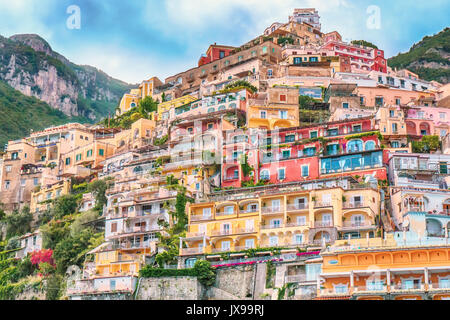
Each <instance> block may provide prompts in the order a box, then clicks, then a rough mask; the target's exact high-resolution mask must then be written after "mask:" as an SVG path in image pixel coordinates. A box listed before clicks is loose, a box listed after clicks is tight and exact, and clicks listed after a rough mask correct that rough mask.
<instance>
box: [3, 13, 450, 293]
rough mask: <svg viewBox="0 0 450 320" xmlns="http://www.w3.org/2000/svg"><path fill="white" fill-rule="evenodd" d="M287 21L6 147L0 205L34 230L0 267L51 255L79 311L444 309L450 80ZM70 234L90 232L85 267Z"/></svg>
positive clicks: (449, 284)
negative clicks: (151, 305)
mask: <svg viewBox="0 0 450 320" xmlns="http://www.w3.org/2000/svg"><path fill="white" fill-rule="evenodd" d="M286 18H287V20H286V21H285V22H274V23H273V24H272V25H270V26H268V27H267V29H265V30H261V34H260V35H259V36H258V37H256V38H254V39H251V40H249V41H248V42H247V43H244V44H242V45H241V46H239V47H233V46H229V45H226V44H217V43H214V44H211V45H210V46H209V48H207V50H206V52H205V53H203V54H201V56H200V58H199V60H198V65H195V66H192V68H191V69H189V70H184V71H181V72H180V73H178V74H175V75H172V76H170V77H168V78H166V79H164V80H161V79H159V78H158V75H151V77H150V78H149V79H148V80H143V81H142V83H141V84H140V85H139V86H138V87H136V88H134V89H132V90H131V91H130V92H128V93H126V94H125V95H124V96H123V97H122V99H121V101H120V104H119V106H118V107H117V109H116V110H115V114H114V115H111V116H110V117H108V118H105V119H104V120H102V121H101V122H99V123H97V124H95V125H88V124H80V123H68V124H65V125H61V126H55V127H49V128H47V129H44V130H42V131H39V132H38V131H35V132H31V133H30V134H27V133H26V132H24V135H27V136H25V137H24V138H22V139H20V140H16V141H9V142H8V144H7V146H6V148H5V150H4V153H3V154H2V158H0V203H1V204H2V207H1V209H2V211H4V212H5V215H6V218H5V219H8V216H11V215H12V216H14V215H17V216H21V215H25V214H28V215H30V216H32V219H31V220H30V221H28V222H27V223H28V224H29V225H30V227H29V228H24V229H20V228H19V229H20V230H23V232H20V231H17V232H15V233H14V237H12V231H8V230H10V229H8V227H7V226H6V225H5V226H3V229H2V230H1V233H2V239H1V240H3V241H4V242H3V245H0V249H2V250H4V251H3V252H0V258H2V259H3V258H5V259H6V257H7V258H8V259H10V260H11V261H12V260H14V262H11V263H12V264H13V265H14V264H20V263H21V262H20V261H24V260H25V259H30V257H31V263H33V261H34V260H35V259H38V258H37V256H39V257H42V256H43V255H44V253H46V252H47V253H48V252H49V251H48V250H51V252H53V258H49V259H48V260H45V259H43V258H42V259H43V260H39V261H44V260H45V261H47V262H49V263H47V265H46V266H45V268H41V267H40V266H41V265H38V266H37V268H39V269H38V270H39V273H40V274H41V276H42V275H43V277H44V279H45V274H46V272H48V273H49V274H51V273H52V272H55V271H53V270H50V271H49V270H47V269H49V266H50V268H51V267H52V266H53V267H54V262H53V260H56V259H60V261H65V262H64V263H65V264H64V265H63V264H62V265H61V268H60V266H59V265H58V266H57V267H56V270H57V272H59V273H61V274H63V275H64V276H63V278H62V280H61V281H60V283H61V288H62V289H61V292H60V294H59V295H60V298H65V299H70V300H89V299H111V300H114V299H164V300H171V299H174V300H175V299H211V300H214V299H229V300H264V299H269V300H270V299H272V300H277V299H278V300H311V299H316V300H328V299H343V300H344V299H347V300H349V299H350V300H450V246H449V243H448V242H449V241H448V240H449V235H450V230H449V229H450V191H449V189H450V84H442V83H439V82H437V81H425V80H422V79H420V78H419V76H418V75H417V74H415V73H413V72H411V71H409V70H406V69H403V70H397V69H392V68H390V67H389V66H388V63H387V59H386V57H385V55H384V51H383V50H382V49H381V48H378V47H376V46H375V45H373V44H371V43H369V42H366V41H363V40H357V41H352V42H344V41H343V40H342V36H341V34H340V33H339V32H338V31H330V32H325V31H324V30H322V25H321V20H320V16H319V12H318V11H317V10H316V9H313V8H305V9H295V10H294V11H293V13H292V15H291V16H289V17H286ZM386 36H388V35H386ZM55 212H58V214H57V215H55ZM61 212H63V213H61ZM8 221H9V220H8ZM74 221H75V222H74ZM20 224H22V223H20ZM74 225H76V227H75V226H74ZM64 226H66V227H67V228H69V229H70V237H71V239H72V238H73V239H79V238H80V237H78V235H77V231H76V230H87V229H89V230H92V231H89V232H91V234H90V235H91V238H88V240H83V241H85V242H83V243H86V246H85V247H84V248H83V250H84V249H86V250H84V251H82V252H81V251H80V252H77V257H76V259H75V258H74V257H64V259H65V260H64V259H63V258H62V255H63V254H64V252H72V251H70V250H72V249H70V250H69V249H63V246H62V245H60V246H59V245H56V243H55V241H56V240H55V237H56V234H57V231H55V230H57V229H58V228H60V229H58V230H63V228H66V227H64ZM68 226H70V227H68ZM67 228H66V229H67ZM77 228H78V229H77ZM66 229H64V230H66ZM69 229H67V230H69ZM80 233H82V234H87V231H86V232H85V231H80ZM93 235H95V237H94V236H93ZM77 237H78V238H77ZM62 238H67V239H69V233H67V234H65V236H64V237H62ZM11 239H13V240H14V241H15V245H14V244H13V241H12V240H11ZM67 239H66V240H67ZM52 241H53V242H52ZM77 241H81V240H77ZM56 248H58V249H56ZM0 251H1V250H0ZM57 251H59V252H58V254H56V252H57ZM74 252H75V251H74ZM67 254H68V253H67ZM58 255H59V256H58ZM58 257H60V258H58ZM33 259H34V260H33ZM8 261H9V260H8ZM204 261H206V262H205V263H204V264H203V266H207V267H208V268H210V270H213V273H215V277H216V278H215V279H213V280H212V281H209V283H206V282H205V281H200V280H201V279H202V277H200V276H198V275H197V277H195V276H193V275H194V274H195V272H194V271H195V270H197V269H198V268H199V266H201V265H202V264H201V263H199V262H204ZM66 262H67V263H66ZM69 262H70V263H69ZM33 265H34V263H33ZM0 269H1V267H0ZM193 270H194V271H193ZM27 276H28V277H34V278H36V279H38V278H39V277H38V276H36V275H35V274H33V275H31V274H29V275H27ZM41 278H42V277H41ZM162 279H164V281H166V282H161V281H162ZM195 279H197V280H199V281H200V282H198V283H197V282H195V281H197V280H195ZM171 281H172V282H171ZM189 281H193V282H192V283H191V282H189ZM194 282H195V283H194ZM164 283H169V285H168V286H166V287H164ZM193 283H194V284H193ZM0 285H2V283H1V281H0ZM4 285H10V286H14V284H4ZM183 286H184V290H183V288H181V289H180V288H178V287H183ZM162 287H164V288H165V289H164V290H163V289H161V288H162ZM188 288H194V289H192V290H188ZM199 288H201V289H199ZM11 290H13V289H11ZM8 292H9V291H8ZM11 292H12V291H11ZM18 293H21V292H18ZM0 295H1V294H0ZM2 298H3V299H6V298H8V297H5V296H2ZM15 298H17V296H15Z"/></svg>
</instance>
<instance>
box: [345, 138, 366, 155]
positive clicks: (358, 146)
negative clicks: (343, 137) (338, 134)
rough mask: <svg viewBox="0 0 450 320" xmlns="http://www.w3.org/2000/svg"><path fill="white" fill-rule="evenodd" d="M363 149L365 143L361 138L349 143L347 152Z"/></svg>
mask: <svg viewBox="0 0 450 320" xmlns="http://www.w3.org/2000/svg"><path fill="white" fill-rule="evenodd" d="M358 151H363V143H362V141H361V140H351V141H349V143H348V144H347V152H358Z"/></svg>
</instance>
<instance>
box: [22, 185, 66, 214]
mask: <svg viewBox="0 0 450 320" xmlns="http://www.w3.org/2000/svg"><path fill="white" fill-rule="evenodd" d="M69 193H70V180H64V181H60V182H57V183H55V184H52V185H47V186H38V187H37V188H36V190H35V191H33V192H32V193H31V203H30V212H31V213H39V212H43V211H45V210H48V209H50V206H51V204H50V201H52V200H55V199H57V198H59V197H60V196H63V195H66V194H69Z"/></svg>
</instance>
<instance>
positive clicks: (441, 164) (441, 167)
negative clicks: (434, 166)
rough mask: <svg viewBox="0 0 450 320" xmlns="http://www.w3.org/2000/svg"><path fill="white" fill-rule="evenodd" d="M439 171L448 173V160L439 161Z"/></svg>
mask: <svg viewBox="0 0 450 320" xmlns="http://www.w3.org/2000/svg"><path fill="white" fill-rule="evenodd" d="M439 172H440V173H441V174H448V166H447V162H439Z"/></svg>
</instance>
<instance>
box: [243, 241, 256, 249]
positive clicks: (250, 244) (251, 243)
mask: <svg viewBox="0 0 450 320" xmlns="http://www.w3.org/2000/svg"><path fill="white" fill-rule="evenodd" d="M253 248H255V239H246V240H245V249H253Z"/></svg>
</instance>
